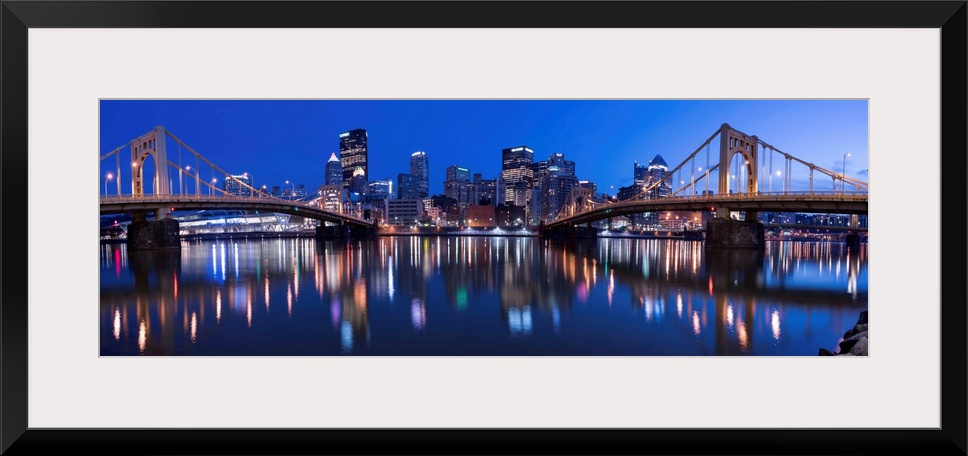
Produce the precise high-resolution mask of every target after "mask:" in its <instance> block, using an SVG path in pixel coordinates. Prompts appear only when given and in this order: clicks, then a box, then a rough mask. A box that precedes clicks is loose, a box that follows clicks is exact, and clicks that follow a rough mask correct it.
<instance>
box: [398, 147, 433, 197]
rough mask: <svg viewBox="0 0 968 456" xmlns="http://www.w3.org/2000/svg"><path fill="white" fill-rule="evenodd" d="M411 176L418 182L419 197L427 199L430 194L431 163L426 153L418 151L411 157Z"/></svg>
mask: <svg viewBox="0 0 968 456" xmlns="http://www.w3.org/2000/svg"><path fill="white" fill-rule="evenodd" d="M410 174H411V175H412V176H413V177H414V179H416V181H417V197H418V198H426V197H427V195H429V194H430V193H429V191H430V161H429V159H428V158H427V153H426V152H423V151H419V150H418V151H416V152H414V153H413V154H411V155H410ZM398 187H399V185H398Z"/></svg>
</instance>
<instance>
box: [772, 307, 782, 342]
mask: <svg viewBox="0 0 968 456" xmlns="http://www.w3.org/2000/svg"><path fill="white" fill-rule="evenodd" d="M770 328H771V329H772V330H773V338H774V339H776V340H780V312H779V311H777V310H776V309H773V313H772V314H770Z"/></svg>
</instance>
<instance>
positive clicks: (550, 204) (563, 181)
mask: <svg viewBox="0 0 968 456" xmlns="http://www.w3.org/2000/svg"><path fill="white" fill-rule="evenodd" d="M541 163H542V164H543V166H541V167H540V169H542V170H543V172H542V176H541V180H540V181H536V182H535V184H536V185H535V186H536V187H537V188H539V189H540V192H539V195H540V200H541V201H540V206H539V207H540V214H539V218H540V219H541V220H544V221H546V222H547V221H552V220H555V218H556V217H557V216H558V215H559V213H560V212H561V208H562V207H563V206H564V205H565V201H567V199H568V195H570V194H571V189H572V188H573V187H575V186H577V185H578V179H577V178H575V162H574V161H571V160H565V154H562V153H554V154H551V156H549V157H548V160H546V161H544V162H541Z"/></svg>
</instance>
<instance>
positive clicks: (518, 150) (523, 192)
mask: <svg viewBox="0 0 968 456" xmlns="http://www.w3.org/2000/svg"><path fill="white" fill-rule="evenodd" d="M533 165H534V150H532V149H531V148H530V147H527V146H518V147H510V148H507V149H503V150H501V179H502V180H503V181H504V184H505V185H506V188H505V195H504V200H505V201H506V202H510V203H512V204H514V205H517V206H525V207H526V206H527V202H528V201H529V200H530V199H531V188H532V186H533V179H534V169H533V168H532V167H533ZM522 202H523V203H524V204H518V203H522Z"/></svg>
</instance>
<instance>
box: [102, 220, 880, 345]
mask: <svg viewBox="0 0 968 456" xmlns="http://www.w3.org/2000/svg"><path fill="white" fill-rule="evenodd" d="M100 287H101V291H100V307H99V321H100V351H101V355H105V356H109V355H125V356H140V355H162V356H192V355H196V356H197V355H201V356H236V355H243V356H294V355H295V356H362V355H379V356H389V355H401V356H428V355H429V356H475V355H484V356H509V355H525V356H630V355H631V356H669V355H671V356H750V355H752V356H816V355H817V353H818V350H819V349H820V348H826V349H828V350H831V351H833V350H835V349H836V347H837V343H838V340H839V339H840V337H841V336H842V335H843V333H844V332H845V331H847V330H848V329H850V328H851V327H852V326H853V325H854V323H855V322H856V321H857V318H858V315H859V313H860V312H861V311H863V310H866V309H867V244H862V245H861V248H860V250H859V251H857V252H855V251H848V250H847V249H846V248H845V247H844V244H843V243H838V242H803V241H770V242H768V244H767V246H766V249H765V250H764V251H758V252H757V251H748V250H728V251H720V250H713V249H709V250H706V249H705V248H704V247H703V243H702V242H701V241H683V240H656V239H629V238H611V239H604V238H600V239H598V240H594V241H580V242H571V243H568V242H560V241H559V242H556V241H545V240H540V239H537V238H529V237H470V236H466V237H457V236H455V237H419V236H413V237H407V236H399V237H378V238H375V239H368V240H350V241H328V240H327V241H319V240H315V239H311V238H296V239H238V240H221V241H191V242H188V241H183V243H182V248H181V249H180V250H176V251H168V252H159V251H127V249H126V247H125V246H124V245H123V244H104V245H102V246H101V255H100Z"/></svg>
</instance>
